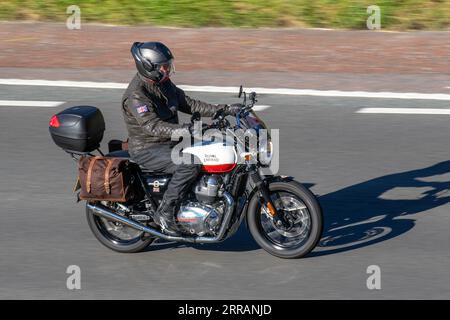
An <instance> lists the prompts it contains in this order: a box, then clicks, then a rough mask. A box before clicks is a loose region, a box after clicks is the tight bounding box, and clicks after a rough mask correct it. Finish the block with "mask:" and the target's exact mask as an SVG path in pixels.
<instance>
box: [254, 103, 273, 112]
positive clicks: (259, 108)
mask: <svg viewBox="0 0 450 320" xmlns="http://www.w3.org/2000/svg"><path fill="white" fill-rule="evenodd" d="M270 107H272V106H266V105H262V104H257V105H254V106H253V110H255V111H263V110H266V109H269V108H270Z"/></svg>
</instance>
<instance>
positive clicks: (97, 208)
mask: <svg viewBox="0 0 450 320" xmlns="http://www.w3.org/2000/svg"><path fill="white" fill-rule="evenodd" d="M223 196H224V198H225V201H226V209H225V215H224V218H223V221H222V224H221V227H220V230H219V233H218V235H217V236H216V237H175V236H169V235H167V234H164V233H161V232H160V231H158V230H156V229H153V228H150V227H147V226H145V225H143V224H141V223H139V222H136V221H134V220H131V219H128V218H125V217H122V216H121V215H118V214H117V213H115V212H114V211H112V210H110V209H109V208H107V207H104V206H102V205H96V204H92V203H89V202H88V203H86V207H87V208H88V209H89V210H91V211H92V212H93V213H94V214H95V215H97V216H100V217H103V218H105V219H108V220H112V221H115V222H119V223H122V224H124V225H126V226H128V227H130V228H134V229H136V230H140V231H143V232H145V233H148V234H150V235H152V236H154V237H157V238H161V239H164V240H167V241H178V242H191V243H214V242H220V241H222V240H223V237H224V235H225V232H226V229H227V225H229V223H230V220H231V216H232V214H233V211H234V210H233V209H234V200H233V197H232V196H231V195H230V194H229V193H228V192H224V194H223Z"/></svg>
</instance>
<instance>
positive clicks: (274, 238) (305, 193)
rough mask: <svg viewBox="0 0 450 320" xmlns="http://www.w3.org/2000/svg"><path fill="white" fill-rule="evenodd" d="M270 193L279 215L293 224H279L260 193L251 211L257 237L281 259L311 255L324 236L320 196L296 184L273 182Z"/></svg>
mask: <svg viewBox="0 0 450 320" xmlns="http://www.w3.org/2000/svg"><path fill="white" fill-rule="evenodd" d="M269 193H270V197H271V199H272V202H273V204H274V205H275V207H276V208H277V212H278V214H283V215H284V217H285V220H288V221H289V227H284V226H280V225H278V224H277V223H275V221H274V219H273V218H272V217H271V216H270V214H269V212H268V210H267V208H266V205H265V204H263V200H262V198H260V197H259V196H258V193H256V194H255V195H254V196H253V197H252V199H251V200H250V203H249V205H248V211H247V222H248V227H249V230H250V233H251V234H252V236H253V238H254V239H255V241H256V242H257V243H258V244H259V245H260V246H261V247H262V248H263V249H264V250H266V251H267V252H269V253H270V254H272V255H274V256H277V257H280V258H285V259H294V258H301V257H303V256H305V255H307V254H308V253H309V252H311V250H313V249H314V248H315V247H316V245H317V243H318V242H319V240H320V237H321V235H322V228H323V218H322V210H321V208H320V205H319V203H318V201H317V199H316V197H315V196H314V195H313V194H312V193H311V192H310V191H309V190H308V189H306V188H305V187H304V186H303V185H302V184H300V183H298V182H296V181H289V182H272V183H270V184H269Z"/></svg>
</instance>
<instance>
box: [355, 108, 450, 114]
mask: <svg viewBox="0 0 450 320" xmlns="http://www.w3.org/2000/svg"><path fill="white" fill-rule="evenodd" d="M356 113H378V114H380V113H382V114H383V113H384V114H450V109H424V108H362V109H359V110H358V111H356Z"/></svg>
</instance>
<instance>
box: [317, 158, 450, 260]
mask: <svg viewBox="0 0 450 320" xmlns="http://www.w3.org/2000/svg"><path fill="white" fill-rule="evenodd" d="M448 173H450V161H444V162H441V163H438V164H436V165H433V166H431V167H427V168H423V169H418V170H412V171H406V172H401V173H395V174H391V175H386V176H382V177H379V178H376V179H372V180H368V181H365V182H362V183H358V184H355V185H353V186H350V187H347V188H344V189H341V190H338V191H336V192H332V193H329V194H327V195H324V196H321V197H320V198H319V201H320V203H321V205H322V208H323V211H324V218H325V226H324V233H323V235H322V239H321V241H320V244H319V246H318V247H317V249H316V250H315V251H313V252H312V253H311V254H310V255H309V256H310V257H317V256H322V255H328V254H334V253H339V252H344V251H349V250H354V249H357V248H362V247H365V246H369V245H372V244H375V243H378V242H382V241H386V240H388V239H392V238H394V237H397V236H399V235H401V234H403V233H405V232H407V231H409V230H410V229H411V228H413V227H414V225H415V219H414V218H413V217H412V215H414V214H416V213H420V212H424V211H427V210H430V209H432V208H435V207H438V206H441V205H444V204H446V203H448V202H449V201H450V190H449V188H450V182H449V181H450V175H448V176H447V177H444V176H442V175H444V174H448Z"/></svg>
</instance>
